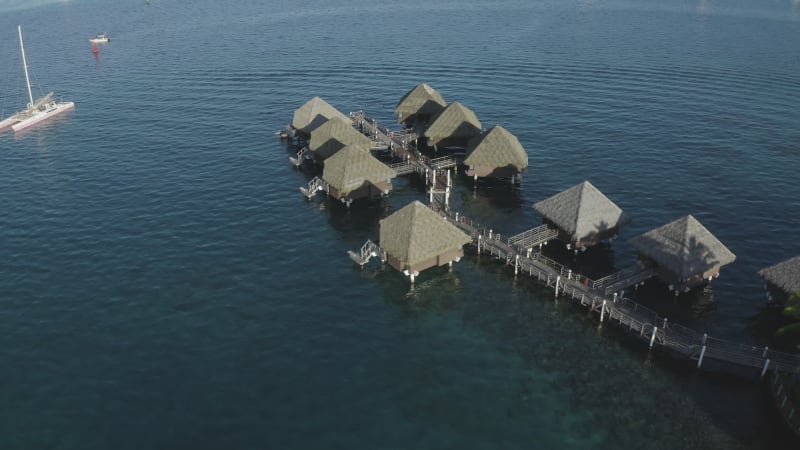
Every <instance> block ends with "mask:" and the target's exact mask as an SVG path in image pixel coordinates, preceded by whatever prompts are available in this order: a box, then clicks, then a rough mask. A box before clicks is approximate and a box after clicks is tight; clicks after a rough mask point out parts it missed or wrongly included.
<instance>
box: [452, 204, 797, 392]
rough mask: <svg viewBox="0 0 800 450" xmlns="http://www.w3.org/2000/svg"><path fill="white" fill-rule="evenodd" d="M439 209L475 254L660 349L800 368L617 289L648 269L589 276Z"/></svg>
mask: <svg viewBox="0 0 800 450" xmlns="http://www.w3.org/2000/svg"><path fill="white" fill-rule="evenodd" d="M439 214H440V215H442V216H443V217H445V218H447V219H448V220H449V221H450V222H451V223H453V224H454V225H456V226H458V227H459V228H460V229H462V230H464V231H465V232H466V233H467V234H469V235H470V236H472V238H473V242H472V243H473V245H474V246H475V247H476V249H477V252H478V254H485V253H488V254H489V255H491V256H493V257H495V258H496V259H498V260H500V261H502V262H504V263H505V264H507V265H509V266H513V267H514V273H515V274H526V275H528V276H530V277H532V278H534V279H536V280H537V281H538V282H540V283H542V284H544V285H545V286H548V287H551V288H553V289H554V291H555V296H556V297H557V298H558V297H566V298H568V299H569V300H572V301H573V302H574V303H575V304H576V305H579V306H582V307H584V308H587V309H588V310H589V311H592V312H595V313H597V314H598V315H599V319H600V322H601V323H602V322H605V321H609V322H611V323H614V324H616V325H618V326H620V327H623V328H625V329H626V331H628V332H630V333H632V334H634V335H635V336H637V337H638V338H640V339H641V340H643V341H645V342H647V343H648V344H649V346H650V348H653V347H656V346H658V347H662V348H665V349H667V350H669V351H670V352H672V353H675V354H677V355H679V356H682V357H685V358H688V359H690V360H693V361H695V362H696V365H697V367H698V368H702V367H703V362H704V361H709V360H716V361H718V362H724V363H729V364H733V365H736V366H743V367H746V368H752V369H753V373H754V374H755V375H758V376H760V377H763V376H764V375H765V374H766V373H767V371H770V370H771V371H774V372H783V373H800V355H796V354H789V353H783V352H776V351H774V350H770V349H769V348H768V347H754V346H750V345H743V344H739V343H735V342H730V341H725V340H722V339H715V338H712V337H710V336H708V335H706V334H701V333H698V332H696V331H694V330H691V329H689V328H687V327H684V326H682V325H679V324H676V323H670V322H669V320H667V318H666V317H661V316H659V315H658V314H657V313H656V312H655V311H653V310H651V309H649V308H646V307H644V306H642V305H640V304H638V303H636V302H634V301H633V300H630V299H628V298H623V297H621V296H619V295H618V294H617V292H618V291H619V290H621V289H623V288H625V287H628V286H631V285H633V284H636V283H638V282H639V281H642V280H644V279H646V278H649V277H651V276H652V275H653V274H654V272H653V270H652V269H648V268H645V269H639V270H627V271H622V272H621V273H620V275H619V276H614V277H611V278H609V279H608V280H602V279H601V280H591V279H589V278H588V277H586V276H584V275H581V274H579V273H575V272H573V271H572V270H571V269H570V268H568V267H566V266H563V265H561V264H559V263H557V262H555V261H553V260H551V259H549V258H547V257H545V256H544V255H542V254H541V253H540V252H538V251H535V252H530V251H525V252H522V251H520V247H519V246H517V245H515V244H514V242H515V241H517V240H518V239H519V236H520V235H517V236H512V237H511V238H510V239H504V237H503V236H502V235H500V234H498V233H494V232H492V231H491V230H489V229H488V228H487V227H485V226H482V225H480V224H478V223H475V222H474V221H472V220H469V219H467V218H466V217H463V216H459V215H458V213H453V212H446V211H443V210H439ZM523 234H524V233H523ZM531 234H536V233H531Z"/></svg>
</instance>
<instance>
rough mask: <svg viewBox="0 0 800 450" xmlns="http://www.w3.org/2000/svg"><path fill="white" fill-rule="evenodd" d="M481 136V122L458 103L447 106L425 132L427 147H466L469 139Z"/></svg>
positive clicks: (470, 111) (469, 110)
mask: <svg viewBox="0 0 800 450" xmlns="http://www.w3.org/2000/svg"><path fill="white" fill-rule="evenodd" d="M480 134H481V122H480V120H478V117H477V116H476V115H475V113H474V112H472V110H471V109H469V108H467V107H466V106H464V105H462V104H461V103H460V102H453V103H450V104H449V105H447V108H445V109H444V110H443V111H442V112H441V113H439V115H438V116H436V117H435V118H434V119H433V123H431V125H430V126H429V127H428V129H427V130H425V137H427V138H428V145H429V146H432V147H433V148H434V149H437V148H438V147H462V148H463V147H466V145H467V143H468V142H469V140H470V139H472V138H474V137H475V136H478V135H480Z"/></svg>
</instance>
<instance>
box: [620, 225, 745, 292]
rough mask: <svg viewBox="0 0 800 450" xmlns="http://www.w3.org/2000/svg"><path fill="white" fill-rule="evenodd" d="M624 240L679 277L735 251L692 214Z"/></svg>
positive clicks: (704, 268) (723, 260) (727, 260)
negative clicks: (729, 248)
mask: <svg viewBox="0 0 800 450" xmlns="http://www.w3.org/2000/svg"><path fill="white" fill-rule="evenodd" d="M628 242H629V243H630V244H631V246H632V247H633V248H635V249H636V251H638V252H639V253H640V254H642V255H643V256H645V257H647V258H650V259H652V260H653V261H655V262H656V263H658V265H659V266H660V267H663V268H665V269H667V270H669V271H670V272H672V273H673V274H674V275H676V276H677V277H679V278H680V279H688V278H690V277H692V276H695V275H699V274H703V273H705V272H706V271H707V270H709V269H711V268H714V267H721V266H724V265H726V264H730V263H732V262H733V261H735V260H736V255H734V254H733V253H732V252H731V251H730V250H728V248H727V247H725V246H724V245H723V244H722V242H720V241H719V240H718V239H717V238H716V237H714V235H712V234H711V232H710V231H708V230H707V229H706V227H704V226H703V224H701V223H700V222H699V221H698V220H697V219H695V218H694V217H693V216H692V215H688V216H685V217H682V218H680V219H678V220H676V221H674V222H670V223H668V224H666V225H663V226H661V227H659V228H656V229H653V230H650V231H648V232H647V233H644V234H641V235H639V236H636V237H634V238H632V239H631V240H630V241H628Z"/></svg>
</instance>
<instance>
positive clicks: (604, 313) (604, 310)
mask: <svg viewBox="0 0 800 450" xmlns="http://www.w3.org/2000/svg"><path fill="white" fill-rule="evenodd" d="M605 316H606V300H605V299H603V306H601V307H600V323H603V319H604V318H605Z"/></svg>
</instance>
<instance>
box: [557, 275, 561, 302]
mask: <svg viewBox="0 0 800 450" xmlns="http://www.w3.org/2000/svg"><path fill="white" fill-rule="evenodd" d="M560 281H561V275H559V276H557V277H556V298H558V283H559V282H560Z"/></svg>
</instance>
